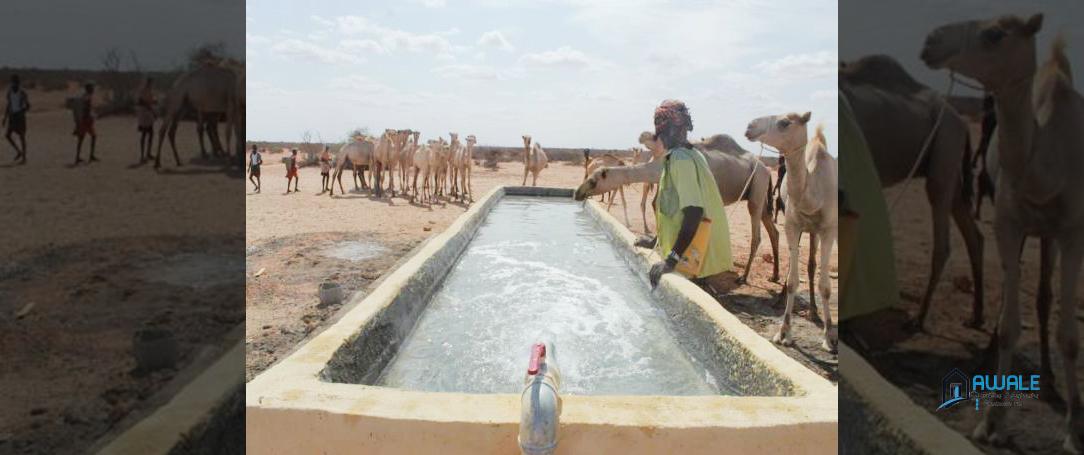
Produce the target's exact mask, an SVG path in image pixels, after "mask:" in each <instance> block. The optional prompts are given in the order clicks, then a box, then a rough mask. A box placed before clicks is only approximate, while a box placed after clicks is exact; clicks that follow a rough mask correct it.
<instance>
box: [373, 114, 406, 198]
mask: <svg viewBox="0 0 1084 455" xmlns="http://www.w3.org/2000/svg"><path fill="white" fill-rule="evenodd" d="M399 138H400V134H399V132H398V131H396V130H393V129H390V128H389V129H386V130H384V134H382V135H381V136H380V140H379V141H378V142H377V144H376V150H375V151H374V152H373V166H372V167H371V168H370V171H371V173H372V176H373V192H374V194H376V196H377V197H380V196H383V195H384V185H383V180H384V171H385V170H387V171H388V178H389V185H388V190H389V191H391V196H392V197H394V196H395V178H394V177H393V174H392V172H391V171H392V169H393V167H392V166H394V161H393V158H394V156H395V153H396V151H397V150H398V143H399Z"/></svg>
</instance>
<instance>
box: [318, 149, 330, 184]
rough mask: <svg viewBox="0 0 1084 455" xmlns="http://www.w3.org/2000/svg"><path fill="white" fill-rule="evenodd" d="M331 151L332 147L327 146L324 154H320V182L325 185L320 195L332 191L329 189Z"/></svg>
mask: <svg viewBox="0 0 1084 455" xmlns="http://www.w3.org/2000/svg"><path fill="white" fill-rule="evenodd" d="M329 149H330V147H328V146H326V145H325V146H324V151H323V153H321V154H320V180H321V181H322V182H323V185H324V189H323V190H322V191H320V194H324V193H326V192H327V191H328V190H330V188H328V184H330V183H331V151H330V150H329Z"/></svg>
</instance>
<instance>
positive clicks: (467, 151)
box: [454, 134, 478, 202]
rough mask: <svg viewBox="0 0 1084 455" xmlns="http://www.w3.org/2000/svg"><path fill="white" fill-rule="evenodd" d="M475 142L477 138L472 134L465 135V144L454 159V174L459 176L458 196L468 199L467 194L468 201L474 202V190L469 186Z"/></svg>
mask: <svg viewBox="0 0 1084 455" xmlns="http://www.w3.org/2000/svg"><path fill="white" fill-rule="evenodd" d="M476 143H478V140H477V139H476V138H475V137H474V135H473V134H472V135H470V136H467V145H466V146H464V147H460V149H459V154H458V155H457V156H456V159H455V160H454V162H455V166H456V175H458V176H459V197H460V199H461V200H468V199H467V197H468V194H469V195H470V196H469V197H470V199H469V201H470V202H474V190H473V189H472V188H471V171H472V168H473V166H474V160H473V157H474V144H476Z"/></svg>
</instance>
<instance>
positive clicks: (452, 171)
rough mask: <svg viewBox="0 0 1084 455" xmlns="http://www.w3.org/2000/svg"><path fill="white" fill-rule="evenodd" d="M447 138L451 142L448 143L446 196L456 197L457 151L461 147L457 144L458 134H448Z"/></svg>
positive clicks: (457, 192)
mask: <svg viewBox="0 0 1084 455" xmlns="http://www.w3.org/2000/svg"><path fill="white" fill-rule="evenodd" d="M448 137H450V138H452V140H451V141H450V142H449V143H448V177H449V183H448V194H450V195H452V196H457V195H458V194H459V162H458V161H457V160H458V159H459V151H460V150H459V149H460V148H462V146H461V145H460V144H459V133H448Z"/></svg>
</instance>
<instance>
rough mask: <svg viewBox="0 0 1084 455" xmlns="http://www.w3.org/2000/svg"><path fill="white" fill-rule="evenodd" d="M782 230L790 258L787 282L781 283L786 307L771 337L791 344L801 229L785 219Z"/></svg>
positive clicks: (792, 342)
mask: <svg viewBox="0 0 1084 455" xmlns="http://www.w3.org/2000/svg"><path fill="white" fill-rule="evenodd" d="M783 232H785V233H786V236H787V249H788V250H789V253H790V255H789V257H790V260H789V261H787V282H786V284H784V285H783V298H784V300H786V302H787V305H786V309H784V310H783V321H782V322H781V324H780V325H779V332H777V333H776V334H775V336H773V337H772V342H773V343H775V344H781V345H783V346H791V345H793V344H794V340H793V339H791V337H790V313H791V311H793V310H794V295H795V294H796V293H797V292H798V260H799V258H800V256H799V255H798V242H799V241H800V240H801V238H802V231H800V230H799V228H798V223H796V222H792V221H787V222H785V224H784V226H783Z"/></svg>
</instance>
